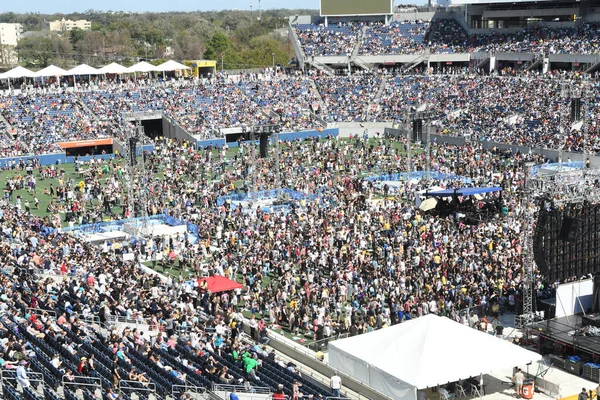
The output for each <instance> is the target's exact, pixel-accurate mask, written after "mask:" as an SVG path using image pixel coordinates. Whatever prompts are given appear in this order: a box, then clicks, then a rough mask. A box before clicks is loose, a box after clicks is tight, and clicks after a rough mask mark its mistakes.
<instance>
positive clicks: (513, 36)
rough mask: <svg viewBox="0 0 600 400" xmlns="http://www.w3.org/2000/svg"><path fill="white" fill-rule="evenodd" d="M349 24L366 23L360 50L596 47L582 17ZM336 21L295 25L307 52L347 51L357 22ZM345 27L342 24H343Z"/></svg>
mask: <svg viewBox="0 0 600 400" xmlns="http://www.w3.org/2000/svg"><path fill="white" fill-rule="evenodd" d="M347 26H348V27H361V26H365V29H366V30H365V35H364V37H362V40H361V42H360V48H359V49H358V53H359V54H361V55H380V54H398V55H402V54H418V53H422V52H423V51H425V50H426V49H428V50H429V51H430V52H431V53H432V54H446V53H472V52H489V51H496V52H509V53H535V54H542V53H544V54H595V53H597V52H598V49H599V46H600V42H599V39H598V37H599V35H598V33H599V29H600V24H598V23H596V22H584V23H580V24H578V25H576V26H575V27H570V26H569V27H566V26H545V25H541V24H540V25H533V26H531V27H528V28H524V29H523V30H521V31H519V32H514V33H491V34H473V35H468V34H467V32H466V31H465V30H464V28H463V27H462V26H461V25H460V24H459V23H458V22H456V21H455V20H453V19H437V20H434V21H432V22H431V23H426V22H423V21H394V22H392V23H390V24H383V23H375V22H371V23H361V22H355V23H348V24H347ZM338 29H341V28H336V27H330V28H325V27H323V26H316V25H308V26H307V25H302V26H299V27H297V29H296V31H297V34H298V37H299V39H300V43H301V45H302V47H303V49H304V52H305V54H306V55H307V56H313V55H318V56H335V55H348V54H350V53H352V50H353V48H354V46H355V45H356V43H357V40H358V38H360V37H361V36H360V35H358V33H357V32H358V28H356V29H354V30H352V29H350V30H344V32H343V33H342V32H340V31H339V30H338ZM344 29H346V28H345V27H344Z"/></svg>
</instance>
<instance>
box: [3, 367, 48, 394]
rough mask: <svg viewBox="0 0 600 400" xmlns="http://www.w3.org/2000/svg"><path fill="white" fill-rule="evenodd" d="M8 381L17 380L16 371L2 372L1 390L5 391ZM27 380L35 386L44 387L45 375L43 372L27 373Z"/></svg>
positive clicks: (5, 370)
mask: <svg viewBox="0 0 600 400" xmlns="http://www.w3.org/2000/svg"><path fill="white" fill-rule="evenodd" d="M8 379H11V380H16V379H17V370H16V369H4V370H2V371H1V372H0V381H1V382H2V384H1V385H0V389H3V387H4V381H5V380H8ZM27 380H28V381H29V383H32V384H33V386H38V385H42V387H43V386H44V374H42V373H41V372H33V371H27Z"/></svg>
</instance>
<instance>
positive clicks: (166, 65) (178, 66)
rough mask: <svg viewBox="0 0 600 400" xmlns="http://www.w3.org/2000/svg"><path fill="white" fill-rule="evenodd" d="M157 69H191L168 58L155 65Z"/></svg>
mask: <svg viewBox="0 0 600 400" xmlns="http://www.w3.org/2000/svg"><path fill="white" fill-rule="evenodd" d="M156 70H157V71H183V70H191V68H190V67H188V66H187V65H183V64H181V63H178V62H177V61H173V60H169V61H167V62H164V63H162V64H160V65H159V66H158V67H156Z"/></svg>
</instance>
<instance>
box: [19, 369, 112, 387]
mask: <svg viewBox="0 0 600 400" xmlns="http://www.w3.org/2000/svg"><path fill="white" fill-rule="evenodd" d="M28 374H29V372H28ZM40 375H41V374H40ZM62 386H63V388H68V387H69V386H75V388H74V389H73V390H76V389H77V388H78V387H80V386H89V387H92V388H95V389H94V390H96V389H97V390H100V391H102V380H101V379H100V378H99V377H94V376H74V377H73V380H70V379H68V378H67V377H66V376H63V377H62Z"/></svg>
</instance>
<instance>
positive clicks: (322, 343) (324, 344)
mask: <svg viewBox="0 0 600 400" xmlns="http://www.w3.org/2000/svg"><path fill="white" fill-rule="evenodd" d="M348 336H350V334H349V333H340V334H338V335H335V336H330V337H327V338H323V339H320V340H316V341H314V342H310V343H303V344H302V346H304V347H306V348H308V349H310V350H312V351H314V352H317V351H327V348H328V347H329V342H333V341H334V340H338V339H345V338H347V337H348Z"/></svg>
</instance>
